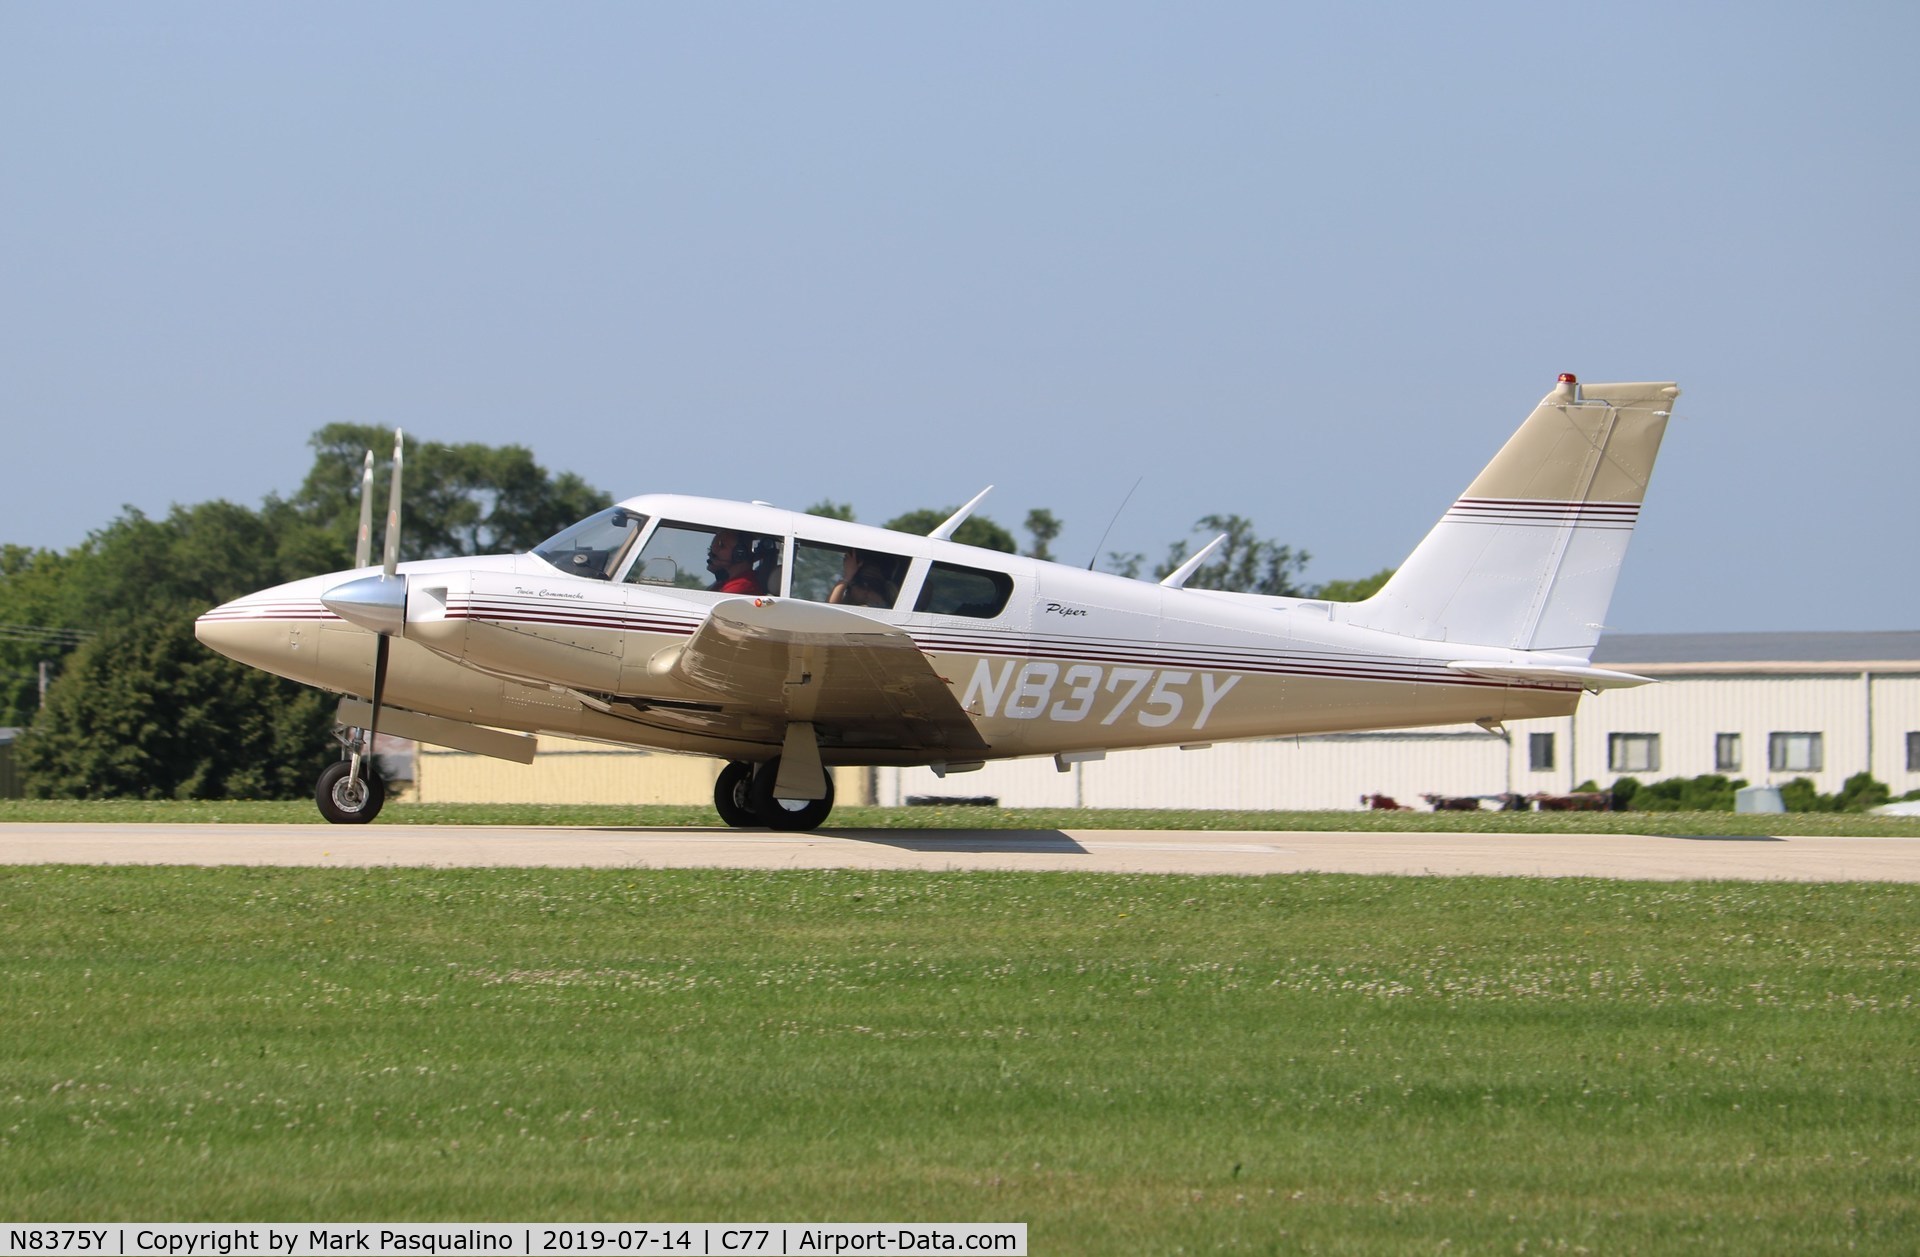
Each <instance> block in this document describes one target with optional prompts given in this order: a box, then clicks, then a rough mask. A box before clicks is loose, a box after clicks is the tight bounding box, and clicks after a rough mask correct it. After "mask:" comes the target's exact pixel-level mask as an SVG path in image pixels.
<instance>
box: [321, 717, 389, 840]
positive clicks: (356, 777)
mask: <svg viewBox="0 0 1920 1257" xmlns="http://www.w3.org/2000/svg"><path fill="white" fill-rule="evenodd" d="M334 737H336V738H338V739H339V740H340V745H341V746H342V747H344V748H345V749H346V758H344V759H342V760H340V761H339V762H337V763H333V764H328V765H327V766H326V768H325V769H324V770H323V771H322V772H321V774H320V780H319V781H317V782H315V783H314V787H313V801H314V802H315V803H316V804H318V805H319V808H320V815H322V816H324V817H326V818H327V820H328V821H330V822H331V823H333V824H335V825H365V824H366V823H367V822H369V821H371V820H372V819H373V818H374V817H376V816H378V815H380V809H381V807H382V806H384V805H385V803H386V801H387V783H386V782H384V781H382V780H381V779H380V773H379V771H378V770H377V769H375V768H374V766H373V755H372V754H371V753H370V751H369V746H370V743H369V740H368V738H367V731H366V730H364V729H336V730H335V731H334Z"/></svg>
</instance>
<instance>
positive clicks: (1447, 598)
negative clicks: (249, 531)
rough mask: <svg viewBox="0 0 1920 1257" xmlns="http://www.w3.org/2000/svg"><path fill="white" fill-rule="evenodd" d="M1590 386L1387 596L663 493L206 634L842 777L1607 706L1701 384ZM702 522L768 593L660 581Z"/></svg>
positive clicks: (1509, 456) (1471, 501) (1521, 437)
mask: <svg viewBox="0 0 1920 1257" xmlns="http://www.w3.org/2000/svg"><path fill="white" fill-rule="evenodd" d="M1569 380H1570V378H1569ZM1569 380H1563V383H1562V385H1561V387H1560V388H1558V389H1556V390H1555V392H1554V393H1552V394H1549V395H1548V397H1547V398H1546V399H1544V400H1543V401H1542V402H1541V404H1540V406H1539V407H1538V408H1536V410H1535V411H1534V412H1533V414H1532V415H1531V416H1530V417H1529V418H1528V420H1527V421H1526V423H1525V424H1523V425H1522V427H1521V429H1520V431H1519V432H1518V433H1516V434H1515V436H1514V438H1513V439H1512V440H1511V441H1509V442H1508V444H1507V447H1506V448H1505V449H1503V450H1502V451H1501V452H1500V454H1499V455H1498V456H1497V457H1496V458H1495V460H1494V461H1493V462H1492V463H1491V464H1489V466H1488V467H1487V469H1486V470H1485V471H1484V472H1482V474H1481V475H1480V477H1479V478H1477V479H1476V480H1475V481H1474V483H1473V485H1472V486H1471V487H1470V488H1469V490H1468V491H1467V493H1466V494H1465V495H1463V496H1462V497H1461V498H1460V499H1458V500H1457V501H1456V502H1455V504H1454V505H1453V507H1452V508H1450V509H1449V510H1448V511H1447V513H1446V515H1445V516H1444V517H1443V519H1442V520H1441V522H1440V524H1439V525H1437V526H1436V527H1435V529H1434V530H1433V532H1432V533H1430V534H1429V536H1428V537H1427V539H1426V540H1425V541H1424V542H1423V543H1422V544H1421V546H1420V548H1419V549H1418V550H1416V551H1415V553H1414V555H1413V556H1412V557H1411V558H1410V559H1409V560H1408V562H1407V563H1406V564H1404V565H1403V566H1402V568H1401V569H1400V571H1399V572H1398V574H1397V575H1396V576H1395V577H1394V578H1393V580H1392V581H1390V582H1389V583H1388V585H1387V586H1386V587H1385V588H1383V589H1382V591H1381V592H1380V593H1379V594H1377V595H1375V597H1373V598H1372V599H1369V600H1368V601H1366V602H1361V603H1352V604H1345V603H1333V602H1323V601H1316V600H1311V599H1296V598H1279V597H1259V596H1250V595H1241V594H1229V593H1219V592H1213V591H1207V590H1198V589H1187V588H1182V587H1178V584H1177V580H1175V581H1173V583H1166V582H1163V583H1162V584H1158V585H1156V584H1151V583H1147V582H1144V581H1138V580H1131V579H1127V578H1123V577H1119V576H1114V575H1110V574H1105V573H1097V572H1089V571H1083V570H1081V569H1078V568H1073V567H1067V566H1063V565H1060V564H1054V563H1047V562H1041V561H1038V560H1034V559H1030V558H1024V557H1021V556H1016V555H1007V554H1000V553H997V552H993V551H984V550H979V549H976V548H973V547H968V546H962V545H959V544H957V543H954V542H951V541H947V540H943V539H938V538H934V537H918V536H911V535H907V534H902V533H897V532H891V531H888V530H885V529H878V528H872V527H867V526H864V525H859V524H854V523H849V522H845V521H839V520H831V519H823V518H819V517H815V516H809V515H803V514H799V513H795V512H788V511H783V510H778V509H776V508H773V507H770V506H766V505H764V504H758V503H751V504H750V503H737V502H722V501H716V500H712V499H702V498H687V497H676V496H670V495H653V496H643V497H638V498H633V499H629V500H628V501H626V502H624V503H622V504H621V506H620V507H617V508H613V511H612V512H611V515H612V516H613V517H614V519H615V520H616V521H623V520H624V521H625V522H626V523H627V524H628V525H630V527H629V531H630V532H632V534H633V535H632V536H631V537H630V538H628V539H627V540H626V541H624V542H622V543H621V544H622V546H624V547H625V548H623V549H621V550H619V551H618V553H614V552H611V551H604V552H603V551H593V552H592V556H593V564H594V566H595V570H594V571H593V573H592V575H590V576H582V575H578V574H573V573H570V572H569V571H568V570H566V569H565V567H564V566H563V565H562V564H561V563H560V562H559V561H557V560H554V561H550V558H551V555H550V556H549V557H547V558H543V557H541V555H540V554H537V553H529V554H519V555H499V556H487V557H479V558H463V559H440V560H427V561H421V562H415V563H408V564H403V565H401V566H400V567H399V569H398V573H397V575H398V577H399V578H401V581H400V583H399V584H398V585H397V586H394V587H393V589H392V590H391V591H390V592H391V593H392V598H393V606H392V608H391V609H390V612H383V614H390V616H391V618H390V619H382V620H378V621H374V620H371V619H367V618H366V617H362V616H360V614H359V613H358V612H357V611H354V610H353V607H355V606H357V605H359V604H358V603H355V602H354V601H353V599H352V598H351V597H349V598H347V599H346V601H345V602H343V601H342V599H341V598H340V597H339V595H340V594H341V592H342V590H343V589H354V588H359V587H363V586H369V585H371V586H372V587H374V588H375V591H376V593H378V591H379V589H380V588H382V587H381V586H380V585H379V580H378V578H379V572H378V570H377V569H371V568H368V569H359V570H355V571H350V572H338V573H333V574H329V575H325V576H316V577H312V578H308V579H305V580H301V581H296V582H293V583H291V584H288V585H283V586H280V587H278V588H275V589H270V590H265V591H262V592H261V593H258V594H254V595H250V596H248V597H245V598H241V599H238V600H236V601H234V602H231V603H228V604H226V605H224V606H221V607H217V608H215V609H213V610H212V611H209V612H208V613H207V614H206V615H205V616H203V617H202V618H201V620H200V622H199V626H198V632H199V635H200V637H201V639H202V640H203V641H205V642H206V643H207V644H209V645H210V646H212V647H214V648H215V649H217V650H219V651H221V652H222V653H224V654H227V655H230V656H232V657H233V658H235V659H239V660H241V661H243V662H245V663H249V664H252V665H254V666H257V667H260V668H263V669H266V670H268V671H271V672H275V673H278V674H280V675H282V676H286V677H290V678H292V679H294V680H297V681H300V682H303V683H305V684H308V685H313V686H318V687H320V688H322V689H326V690H331V691H335V692H338V693H341V694H344V695H357V696H361V697H363V698H364V697H367V696H368V695H369V694H370V692H371V689H372V678H373V672H374V660H375V640H376V635H375V633H374V632H373V631H370V627H369V626H374V627H384V630H385V631H387V632H388V634H389V636H390V640H391V642H392V648H391V652H390V661H389V664H388V670H387V673H386V679H385V698H384V701H385V703H386V704H388V705H390V706H391V707H393V708H395V709H399V710H403V711H410V712H414V713H419V714H421V715H423V716H426V717H430V718H434V719H435V720H437V721H439V722H444V725H443V726H431V727H429V728H428V732H427V734H426V735H424V736H427V738H428V740H435V741H442V740H444V741H448V742H450V743H451V744H454V745H461V744H463V742H462V741H461V737H462V736H463V735H461V734H460V733H459V730H462V729H472V728H474V727H484V728H492V729H505V730H516V731H522V732H526V733H534V734H537V733H557V734H567V735H571V736H577V737H587V738H596V739H603V740H607V741H612V742H624V743H632V744H636V745H643V746H648V747H655V748H660V749H665V750H672V751H682V752H689V753H696V754H702V755H712V756H718V757H721V758H725V759H728V760H731V761H736V762H740V761H746V762H754V763H762V762H767V761H770V760H772V759H774V758H776V757H778V756H780V755H781V754H782V753H783V750H784V751H785V752H786V754H787V755H788V757H789V758H792V756H793V754H794V752H795V748H796V745H798V744H797V743H796V741H795V738H796V736H797V735H796V733H795V731H796V730H800V731H803V733H804V741H805V744H806V746H807V747H808V748H811V747H812V746H815V745H817V748H818V759H819V762H820V763H824V764H827V765H836V764H840V765H854V764H902V765H904V764H934V765H936V766H941V765H944V766H947V767H951V768H964V767H967V766H970V765H973V764H977V763H980V762H984V761H986V760H989V759H1003V758H1010V757H1017V756H1037V755H1056V756H1063V757H1074V756H1078V755H1091V754H1097V753H1099V752H1102V751H1106V750H1116V749H1123V748H1131V747H1148V746H1165V745H1194V744H1204V743H1210V742H1217V741H1228V740H1234V739H1246V738H1260V737H1273V736H1282V735H1290V734H1306V733H1328V732H1339V731H1346V730H1360V729H1385V728H1405V727H1415V726H1424V725H1436V724H1451V723H1458V722H1466V721H1477V722H1481V723H1483V724H1487V725H1489V726H1491V725H1493V724H1495V723H1500V722H1506V721H1512V720H1523V719H1529V718H1534V717H1545V716H1558V715H1565V714H1567V713H1569V712H1571V711H1572V710H1573V709H1574V707H1575V705H1576V703H1577V702H1578V699H1579V697H1580V695H1581V693H1582V691H1583V690H1586V689H1597V688H1602V687H1605V686H1609V685H1625V684H1634V683H1637V682H1638V681H1639V680H1641V678H1636V677H1628V676H1624V675H1621V674H1618V673H1610V672H1607V671H1605V670H1603V669H1595V668H1592V667H1591V666H1590V665H1589V664H1588V659H1589V656H1590V653H1591V650H1592V647H1593V644H1594V642H1595V641H1596V640H1597V637H1598V625H1599V620H1600V616H1601V615H1602V614H1603V613H1604V610H1605V606H1606V602H1607V599H1608V598H1609V597H1610V596H1611V593H1612V588H1613V582H1614V578H1615V575H1616V574H1617V572H1618V568H1619V563H1620V558H1621V556H1622V554H1623V552H1624V549H1625V546H1626V542H1627V539H1628V537H1629V536H1630V534H1631V530H1632V527H1633V524H1634V522H1635V520H1636V519H1637V516H1638V512H1639V509H1640V503H1641V499H1642V495H1643V493H1644V490H1645V486H1646V481H1647V476H1648V474H1649V473H1650V471H1651V466H1652V462H1653V457H1654V453H1655V451H1656V450H1657V448H1658V445H1659V441H1660V435H1661V433H1662V431H1663V430H1664V427H1665V424H1666V419H1667V416H1668V406H1669V405H1670V404H1671V399H1672V398H1673V397H1674V396H1675V395H1677V390H1676V389H1674V388H1673V387H1672V386H1671V385H1664V384H1627V385H1599V386H1589V387H1588V389H1587V390H1586V395H1585V396H1582V395H1581V394H1580V393H1579V392H1578V391H1577V390H1576V389H1575V388H1574V387H1573V386H1572V385H1571V383H1570V382H1569ZM596 518H597V517H596ZM633 521H643V522H641V523H640V524H638V525H637V526H632V525H633ZM589 522H590V521H589ZM585 526H586V525H585V523H583V525H582V528H583V529H584V528H585ZM675 528H677V529H680V530H682V532H685V533H688V534H689V535H692V533H693V532H695V531H697V530H702V529H703V530H706V531H707V532H710V533H713V534H715V535H716V537H730V536H734V535H740V536H746V535H751V536H753V537H755V538H758V539H760V540H759V542H758V543H757V544H759V545H760V546H762V547H763V551H762V553H763V555H764V557H765V558H766V560H767V568H768V570H769V571H771V572H773V573H774V577H773V581H772V583H771V585H770V586H769V592H768V593H766V594H763V595H758V596H746V595H738V594H726V593H714V592H706V591H705V590H703V589H699V588H686V587H683V586H685V585H687V584H689V583H692V582H689V581H688V580H686V579H685V578H684V577H682V578H681V579H680V580H678V581H675V580H673V579H671V576H672V574H673V568H672V564H670V563H669V564H666V565H665V568H664V574H662V572H657V571H656V570H655V568H654V567H652V566H649V564H648V562H647V559H646V554H647V550H648V546H649V544H650V540H649V539H651V538H656V537H659V538H665V537H666V535H667V532H668V530H670V529H675ZM583 535H584V534H583ZM582 544H583V545H584V544H585V543H582ZM742 553H745V551H744V550H743V551H742ZM876 553H877V554H881V555H883V556H886V557H888V558H889V559H890V561H891V562H893V563H894V564H895V567H894V573H895V575H896V576H897V578H898V579H897V580H896V581H895V582H894V584H896V585H897V588H895V589H891V590H890V592H889V596H890V599H891V601H890V603H889V604H888V605H887V606H885V607H850V606H846V605H828V599H827V595H826V594H825V593H824V592H823V591H824V588H825V586H824V585H809V586H807V587H806V588H804V589H803V588H802V581H801V580H800V578H799V576H798V575H797V574H796V573H797V572H798V571H799V570H800V569H801V568H803V567H804V566H805V563H806V562H807V561H808V556H815V555H823V554H824V555H829V556H834V555H839V554H845V555H846V556H847V562H848V570H849V571H851V570H852V568H853V565H854V562H855V558H856V556H858V555H861V554H876ZM585 555H586V552H585V551H583V552H582V555H581V557H580V558H579V559H577V560H576V561H579V562H584V561H585ZM603 555H604V557H605V562H604V566H602V557H603ZM682 570H684V568H683V569H682ZM955 573H958V574H959V576H957V577H956V576H955V575H954V574H955ZM936 574H941V575H938V576H936ZM386 579H387V580H388V581H389V582H391V581H393V580H394V578H393V577H388V578H386ZM703 579H704V577H703ZM935 579H940V580H943V581H946V582H947V583H948V584H949V585H951V584H952V583H953V582H954V581H955V580H959V581H960V582H962V584H964V583H965V582H966V581H973V582H974V584H975V585H976V586H978V587H980V588H982V589H992V590H997V591H998V595H999V597H998V604H999V605H997V607H995V606H990V605H988V604H960V605H957V606H956V605H955V604H954V603H953V602H952V600H951V599H945V600H943V598H942V597H932V596H930V595H931V594H932V592H933V588H932V585H931V583H930V582H932V581H934V580H935ZM836 596H837V594H836ZM343 606H344V607H346V608H347V611H348V614H347V616H346V617H345V618H343V615H342V614H340V612H339V608H341V607H343ZM355 619H362V620H363V621H364V623H356V622H354V621H355ZM383 727H385V726H383ZM434 728H443V731H444V733H445V736H439V735H436V734H435V733H434V732H433V729H434ZM806 753H807V754H808V755H809V756H811V754H812V752H811V750H810V749H808V750H807V752H806Z"/></svg>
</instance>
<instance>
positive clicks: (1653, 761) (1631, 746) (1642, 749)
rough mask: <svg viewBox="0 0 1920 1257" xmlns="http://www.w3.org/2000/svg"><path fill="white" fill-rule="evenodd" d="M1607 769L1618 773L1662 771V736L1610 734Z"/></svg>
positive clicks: (1655, 734)
mask: <svg viewBox="0 0 1920 1257" xmlns="http://www.w3.org/2000/svg"><path fill="white" fill-rule="evenodd" d="M1607 768H1608V770H1609V771H1611V772H1616V773H1657V772H1659V771H1660V735H1659V734H1657V733H1609V734H1608V735H1607Z"/></svg>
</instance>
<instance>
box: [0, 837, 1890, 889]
mask: <svg viewBox="0 0 1920 1257" xmlns="http://www.w3.org/2000/svg"><path fill="white" fill-rule="evenodd" d="M49 863H70V864H252V865H289V866H299V865H309V866H316V867H324V866H327V865H339V866H346V867H365V866H380V865H411V866H432V867H462V868H480V867H507V866H553V867H596V868H704V867H718V868H795V869H815V868H859V869H1032V870H1079V871H1083V872H1104V873H1233V874H1243V875H1256V874H1266V873H1305V872H1327V873H1387V874H1440V875H1443V876H1465V875H1482V876H1517V877H1616V878H1645V879H1652V880H1662V881H1672V880H1680V879H1699V878H1709V879H1718V878H1725V879H1734V880H1741V881H1771V880H1781V881H1881V882H1915V881H1920V838H1736V837H1725V838H1668V837H1659V836H1654V835H1618V834H1552V835H1507V834H1356V833H1274V832H1211V831H1209V832H1200V831H1191V830H1189V831H1168V830H1094V829H1088V830H1072V831H1062V830H1028V831H1018V832H1010V831H1003V830H948V831H928V830H885V829H826V830H820V831H817V832H814V833H810V834H778V833H769V832H766V831H761V830H733V829H615V828H509V827H485V828H482V827H473V826H457V825H372V826H366V827H353V826H336V825H320V824H315V825H86V824H79V825H74V824H66V825H58V824H48V825H42V824H0V864H49Z"/></svg>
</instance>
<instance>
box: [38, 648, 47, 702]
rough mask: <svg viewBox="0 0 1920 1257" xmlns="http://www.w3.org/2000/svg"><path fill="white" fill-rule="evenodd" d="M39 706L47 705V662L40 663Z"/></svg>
mask: <svg viewBox="0 0 1920 1257" xmlns="http://www.w3.org/2000/svg"><path fill="white" fill-rule="evenodd" d="M40 705H41V706H42V707H45V706H46V705H47V661H46V660H44V659H42V660H41V661H40Z"/></svg>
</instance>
